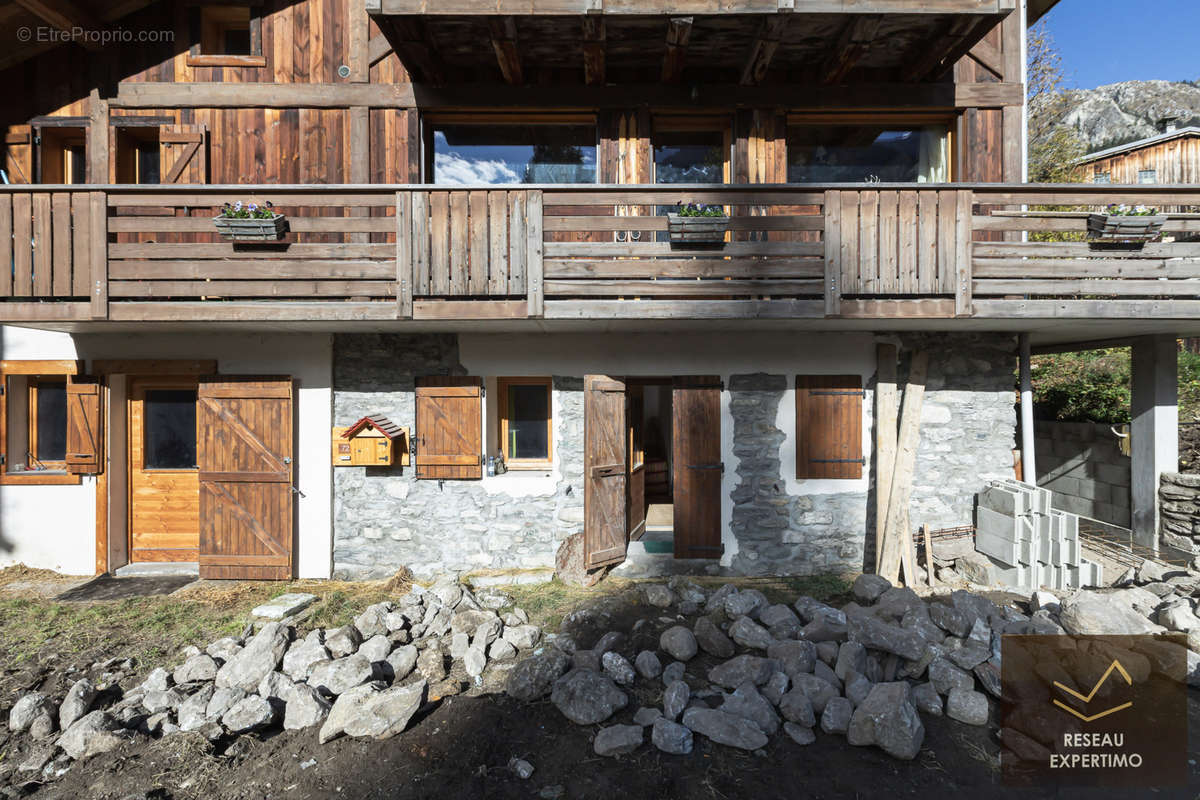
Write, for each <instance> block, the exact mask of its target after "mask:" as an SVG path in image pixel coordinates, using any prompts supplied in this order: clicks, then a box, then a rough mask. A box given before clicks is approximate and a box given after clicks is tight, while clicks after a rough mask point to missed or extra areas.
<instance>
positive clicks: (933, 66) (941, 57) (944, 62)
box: [902, 17, 996, 81]
mask: <svg viewBox="0 0 1200 800" xmlns="http://www.w3.org/2000/svg"><path fill="white" fill-rule="evenodd" d="M995 25H996V20H995V19H994V18H993V17H961V18H957V19H953V20H951V21H950V22H947V23H946V24H945V25H943V26H942V32H941V33H940V34H939V35H938V36H937V37H936V38H935V39H934V40H933V41H932V42H929V41H924V40H922V41H920V42H919V43H918V49H919V50H920V52H919V53H918V54H917V56H916V58H915V59H914V60H913V61H912V63H910V64H909V66H908V67H906V68H905V69H904V70H903V71H902V75H903V77H904V79H905V80H910V81H932V80H936V79H937V78H939V77H941V76H942V75H944V74H946V71H947V70H949V69H950V68H951V67H953V66H954V63H955V62H956V61H958V60H959V59H960V58H962V57H963V56H964V55H966V54H967V52H968V51H969V50H970V49H971V48H972V47H974V46H975V45H976V44H977V43H978V42H979V40H980V39H982V38H983V37H984V36H986V35H987V32H988V31H990V30H991V29H992V28H993V27H995Z"/></svg>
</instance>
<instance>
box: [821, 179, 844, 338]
mask: <svg viewBox="0 0 1200 800" xmlns="http://www.w3.org/2000/svg"><path fill="white" fill-rule="evenodd" d="M841 219H842V200H841V195H840V194H839V193H838V192H836V191H828V192H826V193H825V316H827V317H836V316H839V315H840V314H841V313H842V287H841V275H842V224H841Z"/></svg>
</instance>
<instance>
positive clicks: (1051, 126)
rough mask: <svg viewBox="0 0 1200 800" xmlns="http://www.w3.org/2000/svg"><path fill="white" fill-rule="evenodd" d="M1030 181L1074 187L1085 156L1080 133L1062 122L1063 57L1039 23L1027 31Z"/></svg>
mask: <svg viewBox="0 0 1200 800" xmlns="http://www.w3.org/2000/svg"><path fill="white" fill-rule="evenodd" d="M1028 46H1029V50H1028V53H1027V58H1028V59H1029V83H1028V85H1027V86H1026V92H1027V98H1028V101H1029V130H1028V135H1029V179H1030V180H1031V181H1033V182H1035V183H1077V182H1079V181H1081V180H1082V175H1081V174H1080V170H1079V168H1078V167H1076V166H1075V164H1076V162H1077V161H1078V160H1079V159H1080V158H1082V157H1083V155H1084V144H1083V140H1082V139H1081V138H1080V136H1079V133H1078V132H1077V131H1076V130H1075V129H1074V128H1072V127H1071V126H1070V125H1067V124H1066V123H1065V122H1064V121H1063V120H1064V118H1065V116H1066V114H1067V112H1068V111H1069V110H1070V101H1069V100H1068V99H1067V96H1066V94H1064V92H1063V89H1062V84H1063V70H1062V56H1061V55H1060V54H1059V52H1058V49H1057V48H1056V47H1055V45H1054V39H1053V37H1052V36H1051V35H1050V32H1049V31H1048V30H1047V29H1046V23H1045V22H1044V21H1043V22H1039V23H1038V24H1037V25H1034V26H1033V27H1032V28H1030V29H1029V39H1028Z"/></svg>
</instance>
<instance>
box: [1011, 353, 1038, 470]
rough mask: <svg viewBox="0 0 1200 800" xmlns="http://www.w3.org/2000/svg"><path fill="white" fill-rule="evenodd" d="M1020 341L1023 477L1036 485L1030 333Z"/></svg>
mask: <svg viewBox="0 0 1200 800" xmlns="http://www.w3.org/2000/svg"><path fill="white" fill-rule="evenodd" d="M1019 341H1020V346H1021V356H1020V364H1021V478H1022V479H1023V480H1024V481H1025V482H1026V483H1032V484H1033V485H1034V486H1036V485H1037V461H1036V459H1035V457H1034V452H1033V451H1034V430H1033V370H1032V366H1031V364H1030V359H1031V352H1030V346H1029V334H1028V333H1022V334H1021V335H1020V337H1019ZM1009 363H1012V362H1009Z"/></svg>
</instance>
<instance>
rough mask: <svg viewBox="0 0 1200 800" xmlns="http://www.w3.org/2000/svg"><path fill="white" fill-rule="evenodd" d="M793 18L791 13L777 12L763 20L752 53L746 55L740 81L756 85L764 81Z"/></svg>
mask: <svg viewBox="0 0 1200 800" xmlns="http://www.w3.org/2000/svg"><path fill="white" fill-rule="evenodd" d="M791 20H792V15H791V14H777V15H775V16H773V17H767V18H766V19H765V20H763V22H762V24H761V25H760V26H759V28H758V35H757V36H755V37H754V44H752V45H751V46H750V53H749V55H747V56H746V64H745V66H743V67H742V79H741V81H740V83H741V84H742V85H743V86H755V85H757V84H760V83H762V80H763V78H765V77H766V76H767V70H768V69H770V67H771V59H772V58H774V57H775V51H776V50H777V49H778V48H779V42H780V40H782V38H783V33H784V31H785V30H786V29H787V26H788V23H789V22H790V21H791Z"/></svg>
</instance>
